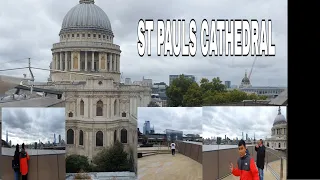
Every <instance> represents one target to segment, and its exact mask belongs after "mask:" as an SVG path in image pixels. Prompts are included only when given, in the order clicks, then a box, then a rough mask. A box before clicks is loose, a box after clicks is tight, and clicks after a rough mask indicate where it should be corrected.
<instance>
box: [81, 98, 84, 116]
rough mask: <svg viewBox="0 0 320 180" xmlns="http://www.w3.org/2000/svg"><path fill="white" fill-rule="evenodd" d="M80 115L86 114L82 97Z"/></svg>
mask: <svg viewBox="0 0 320 180" xmlns="http://www.w3.org/2000/svg"><path fill="white" fill-rule="evenodd" d="M80 115H81V116H83V115H84V102H83V100H82V99H81V101H80Z"/></svg>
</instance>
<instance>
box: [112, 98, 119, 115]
mask: <svg viewBox="0 0 320 180" xmlns="http://www.w3.org/2000/svg"><path fill="white" fill-rule="evenodd" d="M117 108H118V103H117V100H115V101H114V103H113V115H115V116H116V115H117Z"/></svg>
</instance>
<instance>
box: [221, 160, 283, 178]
mask: <svg viewBox="0 0 320 180" xmlns="http://www.w3.org/2000/svg"><path fill="white" fill-rule="evenodd" d="M280 163H281V162H280V160H278V161H274V162H271V163H269V165H270V166H271V168H272V169H273V170H274V171H275V172H276V173H278V174H280ZM283 164H284V166H283V179H287V165H286V164H287V161H286V160H284V161H283ZM239 179H240V177H236V176H234V175H232V174H231V175H230V176H228V177H226V178H223V180H239ZM264 179H266V180H273V179H276V178H275V177H274V176H273V174H272V173H271V172H270V171H269V170H268V168H267V169H266V168H265V169H264Z"/></svg>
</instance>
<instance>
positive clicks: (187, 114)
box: [138, 107, 202, 134]
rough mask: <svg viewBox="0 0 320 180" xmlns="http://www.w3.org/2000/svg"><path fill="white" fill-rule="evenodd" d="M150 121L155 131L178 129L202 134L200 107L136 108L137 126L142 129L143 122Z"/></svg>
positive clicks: (185, 132) (186, 132)
mask: <svg viewBox="0 0 320 180" xmlns="http://www.w3.org/2000/svg"><path fill="white" fill-rule="evenodd" d="M145 121H150V124H151V127H153V126H154V128H155V132H156V133H163V132H164V131H165V130H166V129H173V130H180V131H183V133H184V134H188V133H192V134H202V109H201V108H200V107H194V108H185V107H178V108H171V107H170V108H169V107H166V108H160V107H156V108H150V107H146V108H142V107H140V108H139V109H138V127H139V129H140V132H142V131H143V123H144V122H145Z"/></svg>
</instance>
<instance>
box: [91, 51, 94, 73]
mask: <svg viewBox="0 0 320 180" xmlns="http://www.w3.org/2000/svg"><path fill="white" fill-rule="evenodd" d="M91 70H92V71H94V51H92V60H91Z"/></svg>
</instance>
